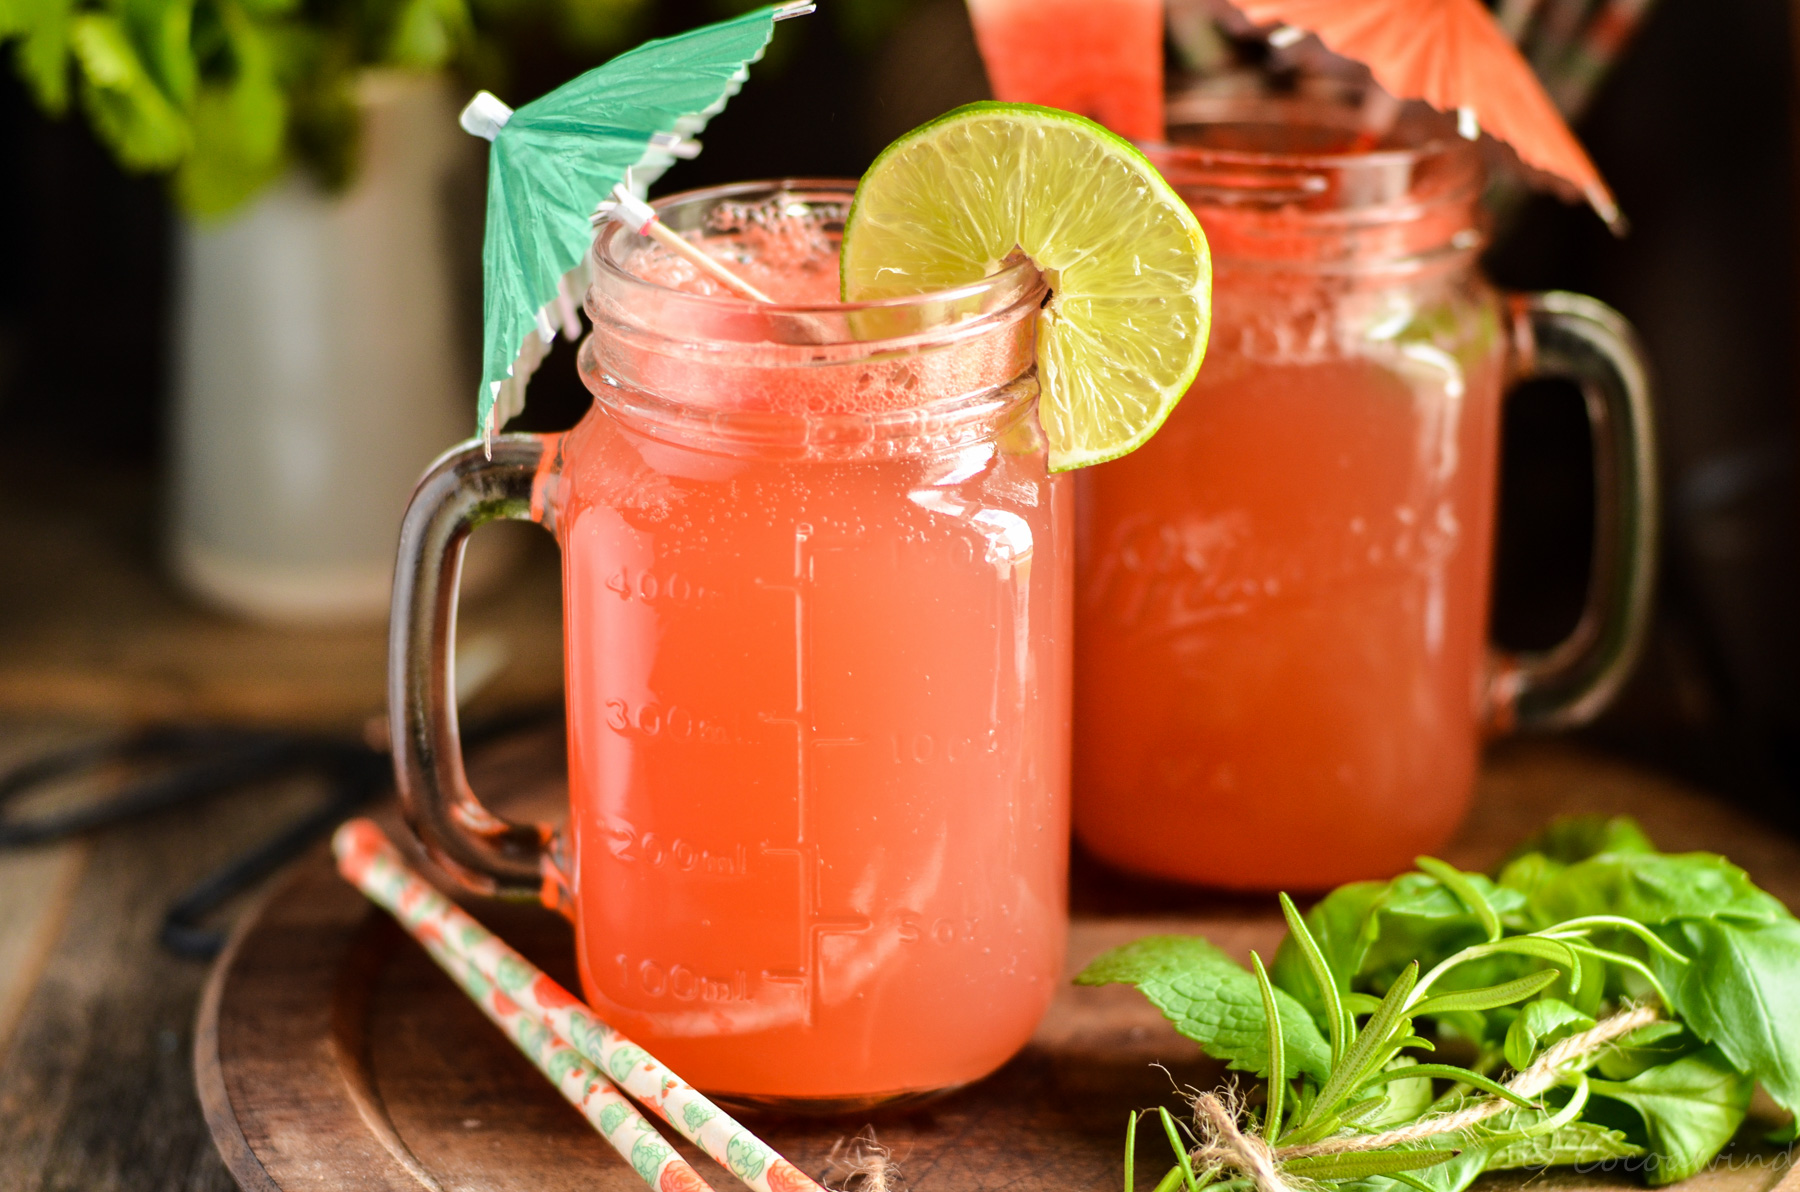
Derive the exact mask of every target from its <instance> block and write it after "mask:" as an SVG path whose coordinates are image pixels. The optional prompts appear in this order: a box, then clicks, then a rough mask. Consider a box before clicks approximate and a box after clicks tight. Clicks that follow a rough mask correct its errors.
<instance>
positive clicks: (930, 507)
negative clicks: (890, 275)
mask: <svg viewBox="0 0 1800 1192" xmlns="http://www.w3.org/2000/svg"><path fill="white" fill-rule="evenodd" d="M849 197H850V194H849V187H848V185H847V184H836V183H828V184H827V183H820V184H810V183H809V184H791V185H790V186H789V187H788V188H785V189H784V188H774V187H769V186H761V185H756V186H744V187H735V188H725V189H722V190H715V191H709V192H699V193H695V194H690V195H687V196H683V197H679V198H676V199H672V200H669V201H668V202H667V203H665V204H664V205H663V206H662V208H661V210H662V214H663V219H664V222H665V224H667V225H668V226H670V227H672V228H674V229H675V230H677V231H679V232H682V233H684V234H686V235H688V236H689V237H690V238H692V239H695V240H697V241H698V242H699V243H701V244H702V245H703V246H704V247H706V249H707V250H708V251H709V252H712V253H713V254H714V255H716V256H717V257H718V258H719V259H720V260H722V261H724V262H726V263H727V264H728V265H729V266H730V267H731V268H732V269H733V270H734V271H735V272H737V273H739V274H740V276H743V277H744V278H745V279H746V280H748V281H750V282H751V283H752V284H754V285H756V286H758V287H759V288H761V289H763V290H764V291H765V292H767V293H769V294H770V295H771V296H772V297H774V298H775V299H776V301H777V303H778V305H775V306H758V305H756V304H752V303H747V302H744V301H742V300H740V299H735V298H731V297H729V296H724V295H721V294H720V292H719V290H718V288H717V286H716V284H715V283H713V282H712V281H710V280H709V279H707V278H706V277H704V276H703V275H701V274H700V273H698V271H696V270H694V269H693V267H692V266H691V265H689V264H687V263H686V262H683V261H681V260H679V259H678V258H674V257H671V256H669V255H667V254H666V252H665V250H663V249H661V248H660V247H657V246H655V245H654V244H653V242H651V241H649V240H647V239H643V238H640V237H637V236H635V235H633V234H631V233H629V232H627V231H625V230H624V229H622V228H617V227H615V228H612V229H609V230H608V231H606V232H604V233H602V235H601V237H600V239H599V241H598V242H597V244H596V248H595V255H594V258H593V259H592V261H591V262H590V263H591V265H592V268H593V272H594V285H593V287H592V289H591V290H590V291H589V294H588V298H587V310H588V313H589V316H590V317H591V318H592V320H593V322H594V325H595V330H594V332H593V334H592V335H591V336H590V337H589V338H588V340H587V341H586V342H585V343H584V344H583V346H582V351H581V371H582V376H583V378H584V379H585V381H586V382H587V384H588V386H589V388H590V389H591V390H592V391H593V393H594V395H595V397H596V401H595V404H594V406H593V408H592V410H591V411H590V412H589V413H588V415H587V416H586V417H585V418H584V419H583V421H582V422H581V423H580V425H578V426H577V427H576V428H575V429H574V430H572V431H570V432H569V433H568V434H567V435H566V436H564V437H563V438H562V439H561V440H560V443H559V444H558V445H557V448H556V458H555V459H552V458H551V457H550V455H549V454H547V455H546V463H545V465H544V468H543V470H542V473H541V476H540V481H539V485H538V490H539V491H538V496H537V500H538V502H539V503H540V504H541V505H542V507H543V510H544V516H545V517H546V518H547V520H549V521H550V522H551V523H552V524H553V525H554V528H555V531H556V534H557V536H558V538H559V540H560V542H561V544H562V548H563V558H564V599H565V626H566V650H567V659H566V662H567V682H568V717H569V736H570V787H571V789H570V799H571V812H572V816H571V822H570V829H569V831H568V833H567V846H568V847H567V851H568V857H567V878H568V881H569V883H570V885H571V889H570V894H571V895H572V898H573V903H574V918H575V921H576V932H577V942H578V948H579V958H580V968H581V975H582V982H583V987H584V989H585V991H586V994H587V996H588V998H589V1000H590V1001H591V1002H592V1004H593V1005H594V1007H595V1009H596V1010H597V1011H598V1012H599V1013H600V1014H601V1016H602V1017H604V1018H606V1019H607V1020H608V1021H609V1022H611V1023H613V1024H614V1025H615V1026H617V1027H618V1028H620V1029H621V1030H623V1031H624V1032H625V1033H627V1034H628V1035H630V1036H632V1037H633V1038H634V1039H636V1040H638V1041H639V1042H641V1043H643V1045H644V1046H645V1047H646V1048H648V1049H649V1050H650V1051H651V1052H652V1053H653V1054H655V1055H656V1056H657V1057H658V1058H660V1059H661V1060H663V1061H664V1062H665V1063H667V1064H668V1065H669V1066H670V1067H671V1068H673V1069H674V1070H675V1071H677V1072H680V1073H681V1074H682V1075H683V1076H684V1077H686V1078H687V1079H688V1080H690V1081H691V1082H692V1083H693V1084H695V1085H697V1086H699V1087H701V1088H704V1089H707V1090H711V1091H716V1092H720V1093H724V1094H730V1095H736V1096H738V1097H740V1098H745V1099H753V1100H759V1101H765V1102H774V1103H779V1104H785V1105H799V1106H802V1107H804V1106H808V1105H811V1106H820V1107H841V1106H851V1105H858V1104H867V1103H871V1102H875V1101H880V1100H884V1099H892V1098H895V1097H900V1096H905V1095H908V1094H915V1093H922V1092H927V1091H932V1090H939V1089H944V1088H948V1087H953V1086H956V1085H961V1084H965V1083H968V1082H970V1081H972V1080H975V1079H978V1078H979V1077H981V1076H983V1075H985V1074H986V1073H988V1072H990V1071H992V1070H993V1069H994V1068H996V1067H998V1066H999V1065H1000V1064H1001V1063H1003V1062H1005V1060H1006V1059H1007V1058H1008V1057H1009V1056H1011V1055H1012V1054H1013V1053H1014V1052H1015V1051H1016V1050H1017V1049H1018V1048H1019V1047H1020V1046H1022V1045H1023V1044H1024V1042H1025V1041H1026V1039H1027V1038H1028V1037H1029V1036H1030V1034H1031V1032H1032V1030H1033V1029H1034V1027H1035V1025H1036V1023H1037V1021H1038V1019H1039V1017H1040V1016H1041V1014H1042V1012H1043V1010H1044V1008H1045V1006H1046V1005H1047V1004H1048V1002H1049V999H1050V997H1051V994H1052V992H1053V990H1054V987H1055V985H1056V983H1057V981H1058V979H1059V976H1060V972H1061V964H1062V948H1063V933H1064V926H1065V915H1066V911H1065V868H1066V848H1067V815H1068V811H1067V776H1066V758H1067V750H1068V733H1069V650H1070V632H1071V626H1070V621H1071V616H1072V612H1071V586H1072V585H1071V577H1070V571H1071V567H1072V545H1071V544H1072V523H1071V517H1072V499H1071V497H1072V495H1071V492H1070V489H1069V487H1068V483H1067V481H1066V480H1064V479H1061V478H1056V477H1052V476H1050V475H1049V474H1048V472H1047V468H1046V459H1045V445H1044V440H1043V436H1042V433H1041V431H1040V430H1039V429H1038V425H1037V421H1036V414H1035V409H1034V404H1033V401H1032V396H1033V394H1034V392H1035V386H1034V384H1033V383H1032V381H1031V379H1030V376H1031V367H1032V319H1033V317H1034V316H1035V314H1036V312H1037V309H1038V306H1039V303H1040V302H1041V300H1042V297H1043V290H1042V283H1041V282H1040V281H1039V280H1038V278H1037V276H1036V274H1035V273H1034V272H1033V271H1032V270H1030V269H1029V268H1010V269H1007V270H1004V271H1002V272H1001V273H1000V274H998V275H996V276H995V277H992V278H989V279H987V280H985V281H983V282H981V283H979V284H977V285H974V286H970V287H967V288H966V289H964V290H960V291H954V292H950V293H948V294H945V295H940V296H934V297H932V298H929V299H922V300H910V299H909V300H904V301H897V302H893V303H886V304H876V305H868V306H839V305H836V304H835V297H836V292H837V265H836V253H837V233H838V231H839V230H840V229H841V224H842V219H843V216H844V213H845V209H846V207H847V204H848V200H849ZM779 304H795V305H791V306H790V305H779Z"/></svg>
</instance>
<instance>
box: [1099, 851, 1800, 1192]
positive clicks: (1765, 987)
mask: <svg viewBox="0 0 1800 1192" xmlns="http://www.w3.org/2000/svg"><path fill="white" fill-rule="evenodd" d="M1282 911H1283V914H1284V916H1285V917H1286V919H1287V922H1288V929H1289V930H1288V937H1287V939H1286V940H1285V941H1284V942H1283V943H1282V945H1281V947H1280V949H1279V950H1278V952H1277V953H1276V958H1275V962H1274V963H1273V964H1272V965H1270V966H1268V967H1267V968H1266V969H1265V967H1264V965H1263V962H1262V959H1261V958H1260V957H1253V958H1252V959H1253V964H1254V971H1246V970H1245V969H1244V968H1243V967H1242V966H1241V965H1238V964H1237V963H1236V962H1235V961H1233V960H1231V959H1230V958H1229V957H1227V956H1226V955H1225V954H1224V953H1223V952H1221V951H1220V950H1219V949H1217V948H1215V947H1213V946H1212V945H1211V944H1209V943H1207V942H1206V941H1204V940H1200V939H1197V938H1195V937H1186V936H1152V937H1148V938H1146V939H1142V940H1138V941H1136V942H1135V943H1133V944H1129V945H1126V946H1125V947H1123V948H1119V949H1115V950H1113V951H1112V952H1109V953H1107V954H1106V955H1104V956H1101V957H1100V958H1099V959H1097V960H1096V961H1094V963H1093V964H1091V965H1089V966H1088V968H1087V969H1086V970H1085V971H1084V972H1083V973H1082V974H1081V975H1080V976H1079V977H1078V978H1077V981H1078V982H1079V983H1080V984H1085V985H1100V984H1108V983H1113V982H1123V983H1127V984H1132V985H1135V986H1137V987H1138V988H1139V989H1140V990H1142V991H1143V992H1144V993H1145V994H1146V995H1147V996H1148V997H1149V998H1150V999H1151V1001H1152V1002H1154V1003H1155V1004H1156V1005H1157V1007H1158V1008H1159V1009H1161V1010H1162V1011H1163V1013H1164V1014H1165V1016H1167V1017H1168V1018H1169V1019H1170V1021H1171V1022H1173V1023H1174V1024H1175V1026H1176V1028H1177V1029H1178V1030H1180V1031H1181V1032H1182V1033H1183V1034H1185V1035H1187V1036H1188V1037H1189V1038H1191V1039H1194V1040H1195V1041H1196V1042H1197V1043H1198V1044H1199V1045H1200V1047H1201V1048H1202V1050H1204V1051H1205V1052H1206V1053H1207V1054H1208V1055H1211V1056H1213V1057H1214V1058H1217V1059H1221V1060H1224V1061H1226V1062H1227V1063H1228V1064H1229V1065H1230V1066H1232V1067H1235V1068H1239V1069H1242V1070H1246V1071H1250V1072H1253V1073H1255V1074H1256V1075H1258V1076H1261V1077H1262V1078H1263V1079H1264V1082H1265V1083H1264V1086H1263V1089H1262V1096H1261V1099H1260V1100H1261V1106H1260V1108H1251V1109H1244V1108H1242V1107H1241V1106H1239V1105H1238V1104H1237V1103H1236V1102H1235V1101H1233V1100H1231V1099H1230V1098H1221V1097H1219V1096H1217V1095H1215V1094H1201V1095H1200V1096H1199V1097H1198V1098H1197V1099H1196V1101H1195V1106H1194V1108H1195V1115H1194V1131H1193V1137H1192V1138H1191V1139H1188V1140H1186V1141H1184V1140H1182V1139H1181V1138H1180V1136H1179V1135H1177V1134H1176V1132H1175V1131H1174V1130H1173V1122H1172V1121H1171V1120H1170V1119H1168V1117H1167V1111H1166V1110H1160V1111H1158V1113H1159V1116H1162V1117H1163V1119H1164V1123H1165V1126H1166V1127H1168V1129H1167V1132H1168V1134H1169V1136H1170V1139H1171V1145H1172V1146H1174V1147H1175V1149H1176V1152H1177V1155H1178V1157H1179V1158H1180V1162H1179V1163H1178V1164H1177V1165H1176V1166H1175V1167H1173V1168H1171V1169H1170V1171H1169V1174H1168V1175H1167V1176H1166V1177H1165V1178H1164V1179H1163V1180H1162V1181H1161V1184H1160V1185H1159V1190H1160V1192H1171V1190H1172V1189H1174V1188H1177V1187H1183V1188H1185V1189H1186V1190H1187V1192H1205V1190H1206V1189H1208V1188H1212V1189H1215V1192H1238V1189H1240V1188H1244V1189H1249V1188H1255V1189H1258V1190H1259V1192H1282V1190H1283V1189H1284V1188H1290V1187H1291V1186H1292V1185H1291V1184H1289V1183H1288V1182H1287V1180H1288V1179H1289V1178H1290V1177H1291V1178H1292V1179H1295V1180H1298V1179H1302V1178H1303V1179H1305V1180H1306V1181H1309V1182H1312V1183H1319V1184H1349V1183H1353V1182H1354V1183H1355V1184H1356V1186H1357V1188H1358V1190H1359V1192H1390V1190H1391V1192H1400V1189H1401V1188H1402V1186H1404V1187H1408V1188H1412V1189H1415V1190H1423V1192H1461V1189H1463V1188H1464V1187H1466V1186H1467V1185H1468V1184H1469V1183H1470V1182H1471V1181H1473V1180H1474V1179H1475V1178H1476V1177H1477V1176H1478V1175H1480V1174H1481V1173H1482V1172H1483V1171H1489V1170H1498V1169H1502V1168H1511V1167H1520V1166H1534V1165H1535V1166H1548V1165H1554V1164H1557V1163H1568V1162H1589V1161H1596V1160H1599V1159H1617V1158H1626V1157H1631V1156H1639V1155H1642V1156H1644V1158H1643V1162H1644V1165H1645V1172H1646V1175H1647V1177H1648V1179H1649V1182H1651V1183H1653V1184H1664V1183H1669V1182H1672V1181H1674V1180H1678V1179H1683V1178H1686V1177H1687V1176H1688V1175H1691V1174H1693V1173H1694V1172H1696V1171H1698V1170H1700V1169H1701V1168H1703V1167H1704V1166H1705V1165H1706V1164H1707V1163H1709V1162H1710V1161H1711V1160H1712V1158H1713V1157H1714V1156H1715V1155H1716V1154H1717V1153H1718V1152H1719V1150H1720V1148H1721V1147H1723V1146H1724V1145H1725V1143H1726V1142H1728V1141H1729V1140H1730V1138H1731V1137H1732V1135H1733V1134H1734V1133H1735V1132H1736V1131H1737V1130H1738V1128H1739V1127H1740V1126H1741V1125H1742V1123H1743V1121H1744V1117H1745V1114H1746V1111H1747V1108H1748V1105H1749V1099H1750V1095H1751V1093H1752V1091H1753V1090H1754V1088H1755V1086H1756V1085H1757V1084H1759V1083H1760V1084H1761V1085H1762V1086H1763V1087H1764V1088H1765V1089H1766V1090H1767V1092H1768V1093H1769V1095H1770V1096H1771V1097H1772V1098H1773V1099H1774V1100H1775V1101H1776V1102H1777V1103H1778V1104H1780V1105H1782V1106H1783V1107H1785V1108H1787V1109H1788V1110H1790V1111H1792V1110H1795V1109H1800V921H1796V920H1795V919H1794V917H1793V915H1792V914H1790V913H1789V912H1788V911H1787V909H1786V908H1785V907H1783V906H1782V905H1781V903H1780V902H1779V901H1778V900H1776V899H1775V898H1773V897H1772V896H1770V895H1769V894H1767V893H1765V892H1764V891H1762V890H1760V889H1758V888H1757V887H1756V886H1755V885H1754V884H1753V883H1752V882H1751V881H1750V879H1749V877H1748V876H1747V875H1746V874H1744V872H1743V871H1742V870H1741V869H1739V868H1737V867H1736V866H1734V865H1732V864H1731V863H1730V862H1728V861H1726V860H1725V859H1724V858H1722V857H1718V856H1715V855H1713V854H1708V853H1688V854H1680V855H1671V854H1664V853H1659V852H1657V851H1656V850H1655V848H1654V846H1653V845H1652V844H1651V843H1650V842H1649V839H1648V837H1647V836H1645V834H1644V833H1643V831H1642V829H1641V828H1639V827H1638V826H1637V825H1636V824H1635V823H1634V822H1632V821H1631V820H1629V819H1628V818H1624V817H1619V818H1615V819H1612V820H1601V819H1597V818H1588V819H1576V820H1568V821H1562V822H1559V823H1557V824H1553V825H1552V826H1551V827H1550V828H1549V829H1547V830H1546V831H1545V832H1544V833H1543V834H1541V835H1540V836H1539V837H1537V838H1536V839H1534V840H1533V841H1531V842H1528V843H1527V845H1525V846H1523V847H1521V849H1519V850H1517V851H1516V852H1515V853H1514V855H1513V856H1512V857H1510V858H1508V861H1507V863H1506V864H1505V866H1504V867H1503V869H1502V870H1501V872H1500V873H1499V875H1498V876H1497V878H1490V877H1487V876H1485V875H1482V874H1475V873H1464V872H1462V871H1460V870H1457V869H1455V868H1454V867H1452V866H1449V865H1447V864H1445V863H1444V862H1441V861H1437V860H1435V859H1432V858H1421V859H1420V861H1419V872H1416V873H1409V874H1404V875H1402V876H1401V877H1398V878H1396V879H1394V880H1393V881H1391V882H1386V883H1377V882H1359V883H1354V884H1352V885H1349V886H1344V887H1341V888H1339V889H1338V890H1335V891H1333V892H1332V893H1331V894H1329V895H1327V896H1326V897H1325V898H1324V899H1323V900H1321V901H1320V902H1319V903H1318V904H1317V905H1316V906H1314V907H1313V908H1312V909H1311V910H1310V911H1309V912H1307V913H1306V914H1305V915H1301V914H1300V913H1299V911H1298V909H1297V908H1296V907H1295V906H1294V904H1293V902H1292V901H1291V900H1290V899H1288V898H1287V897H1286V896H1285V895H1284V896H1283V897H1282ZM1439 1044H1442V1045H1444V1047H1445V1049H1446V1051H1447V1052H1453V1053H1454V1052H1460V1053H1461V1054H1459V1055H1457V1056H1456V1058H1458V1059H1460V1060H1461V1061H1462V1062H1460V1063H1451V1062H1445V1057H1444V1056H1437V1055H1427V1056H1426V1057H1425V1062H1421V1058H1420V1056H1418V1055H1417V1054H1415V1053H1417V1052H1421V1051H1423V1052H1428V1053H1429V1052H1433V1051H1435V1050H1436V1049H1437V1047H1438V1045H1439ZM1440 1090H1441V1091H1440ZM1135 1121H1136V1118H1135V1116H1134V1118H1133V1123H1134V1126H1135ZM1794 1134H1795V1130H1794V1127H1792V1126H1789V1127H1788V1128H1787V1129H1786V1130H1785V1131H1784V1132H1783V1133H1782V1136H1781V1137H1782V1139H1783V1140H1785V1141H1792V1140H1793V1137H1794ZM1127 1170H1128V1172H1129V1170H1130V1167H1129V1164H1128V1167H1127ZM1284 1173H1285V1174H1284ZM1126 1192H1133V1190H1132V1188H1131V1182H1130V1180H1129V1178H1128V1179H1127V1184H1126Z"/></svg>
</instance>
